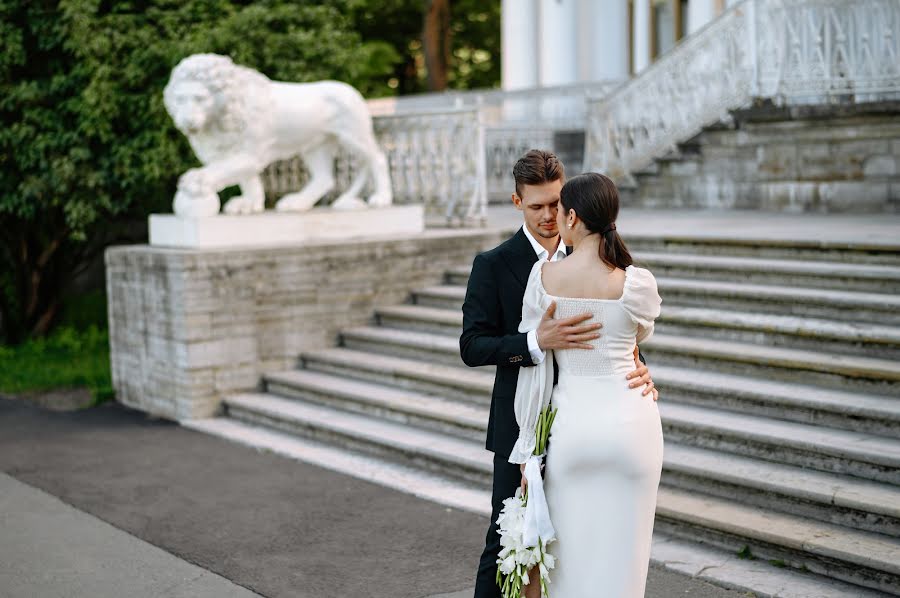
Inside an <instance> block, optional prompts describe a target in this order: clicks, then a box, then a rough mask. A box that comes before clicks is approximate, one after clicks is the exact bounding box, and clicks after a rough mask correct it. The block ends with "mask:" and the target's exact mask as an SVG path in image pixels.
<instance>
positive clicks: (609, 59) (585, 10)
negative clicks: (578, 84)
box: [578, 0, 628, 81]
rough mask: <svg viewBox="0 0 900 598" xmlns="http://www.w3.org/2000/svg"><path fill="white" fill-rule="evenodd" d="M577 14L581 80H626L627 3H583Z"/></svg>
mask: <svg viewBox="0 0 900 598" xmlns="http://www.w3.org/2000/svg"><path fill="white" fill-rule="evenodd" d="M578 13H579V14H578V25H579V31H578V33H579V38H580V40H579V42H580V43H579V55H578V59H579V75H580V78H581V79H582V80H585V81H600V80H604V79H626V78H628V3H627V2H623V1H622V0H582V2H581V4H580V6H579V11H578Z"/></svg>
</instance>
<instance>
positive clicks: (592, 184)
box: [559, 172, 634, 270]
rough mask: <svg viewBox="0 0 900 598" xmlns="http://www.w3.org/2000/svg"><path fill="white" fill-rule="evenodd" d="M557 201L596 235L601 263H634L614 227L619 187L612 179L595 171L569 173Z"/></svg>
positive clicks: (623, 264)
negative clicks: (617, 187)
mask: <svg viewBox="0 0 900 598" xmlns="http://www.w3.org/2000/svg"><path fill="white" fill-rule="evenodd" d="M559 203H560V204H561V205H562V208H563V210H564V211H565V213H566V214H568V213H569V210H575V214H577V215H578V217H579V218H580V219H581V221H582V222H584V225H585V226H586V227H587V229H588V230H589V231H591V233H596V234H599V235H600V259H601V260H603V262H604V263H605V264H607V265H608V266H611V267H613V268H621V269H622V270H624V269H625V268H626V267H628V266H630V265H631V264H633V263H634V260H632V259H631V253H629V251H628V247H626V246H625V241H623V240H622V237H620V236H619V233H617V232H616V229H615V224H616V218H618V216H619V190H618V189H616V185H615V183H613V182H612V179H610V178H609V177H608V176H604V175H602V174H600V173H597V172H586V173H584V174H579V175H578V176H575V177H572V178H571V179H569V180H568V181H567V182H566V184H565V185H563V188H562V191H560V193H559Z"/></svg>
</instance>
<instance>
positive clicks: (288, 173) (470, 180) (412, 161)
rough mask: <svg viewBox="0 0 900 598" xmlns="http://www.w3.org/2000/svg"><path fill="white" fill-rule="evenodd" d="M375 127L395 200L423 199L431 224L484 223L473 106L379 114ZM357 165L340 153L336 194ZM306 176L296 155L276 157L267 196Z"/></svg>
mask: <svg viewBox="0 0 900 598" xmlns="http://www.w3.org/2000/svg"><path fill="white" fill-rule="evenodd" d="M373 127H374V129H375V137H376V138H377V140H378V145H379V146H380V147H381V150H382V151H383V152H384V153H385V156H386V157H387V159H388V165H389V168H390V173H391V186H392V188H393V191H394V202H395V203H398V204H404V203H423V204H424V205H425V216H426V219H427V220H428V222H429V224H432V225H441V226H469V225H481V224H484V223H485V221H486V217H487V195H486V191H487V190H486V186H485V179H486V177H485V155H484V148H485V141H484V127H483V126H482V125H481V122H480V120H479V115H478V110H477V109H458V110H454V109H451V110H446V111H440V112H436V111H433V112H420V113H412V114H398V115H393V116H378V117H375V118H373ZM355 168H356V165H355V164H354V160H353V159H352V158H349V157H348V156H346V155H343V156H339V157H338V159H337V160H336V161H335V176H336V179H337V191H336V192H335V193H337V192H339V191H340V190H341V189H344V188H346V187H347V186H348V185H349V183H350V180H351V179H352V174H353V172H354V170H355ZM306 179H307V173H306V169H305V167H304V166H303V163H302V161H301V160H300V159H299V158H295V159H292V160H285V161H282V162H276V163H274V164H272V165H270V166H269V167H268V168H267V169H266V171H265V172H264V173H263V183H264V186H265V189H266V192H267V193H268V194H269V195H281V194H283V193H288V192H291V191H296V190H298V189H300V188H301V187H302V186H303V184H304V182H305V181H306Z"/></svg>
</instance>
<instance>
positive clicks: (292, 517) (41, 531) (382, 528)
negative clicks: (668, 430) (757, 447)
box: [0, 399, 741, 598]
mask: <svg viewBox="0 0 900 598" xmlns="http://www.w3.org/2000/svg"><path fill="white" fill-rule="evenodd" d="M0 472H6V473H7V474H8V475H9V476H11V477H7V476H2V477H0V501H2V502H0V507H2V511H0V512H2V513H3V516H2V517H0V588H3V589H4V590H5V589H7V588H13V593H11V594H8V595H9V597H10V598H25V596H28V597H29V598H31V597H32V596H42V597H44V596H47V597H49V598H53V597H55V596H65V597H66V598H87V597H88V596H90V597H91V598H95V597H98V596H101V597H103V596H110V597H112V596H129V597H132V596H137V597H141V596H145V595H146V596H150V595H153V596H178V597H180V596H185V597H186V596H189V595H190V596H197V597H204V596H205V594H203V593H202V592H201V591H200V590H198V591H196V592H190V593H179V592H183V591H186V589H187V588H192V587H197V588H203V591H206V589H208V588H213V589H215V588H220V591H219V593H218V594H216V595H218V596H222V597H230V596H235V597H241V598H243V597H244V596H247V597H250V596H253V595H254V594H253V592H255V593H256V594H258V595H262V596H267V597H282V596H283V597H292V598H294V597H299V598H304V597H307V596H309V597H316V598H337V597H342V596H360V597H364V596H372V597H379V598H380V597H384V598H404V597H408V598H437V597H443V598H469V597H470V596H471V587H472V578H473V576H474V571H475V567H476V564H477V561H478V557H479V555H480V552H481V548H482V542H483V537H484V532H485V529H486V527H487V520H486V519H485V518H484V517H480V516H478V515H473V514H470V513H465V512H460V511H457V510H454V509H449V508H445V507H443V506H440V505H437V504H434V503H431V502H428V501H425V500H422V499H419V498H416V497H414V496H412V495H409V494H405V493H402V492H398V491H395V490H391V489H388V488H384V487H382V486H378V485H375V484H372V483H369V482H365V481H362V480H359V479H356V478H353V477H349V476H346V475H342V474H338V473H335V472H332V471H328V470H325V469H321V468H319V467H315V466H312V465H309V464H306V463H300V462H296V461H292V460H288V459H285V458H282V457H279V456H276V455H273V454H269V453H260V452H257V451H255V450H253V449H249V448H247V447H244V446H240V445H236V444H231V443H228V442H225V441H222V440H219V439H217V438H214V437H210V436H206V435H204V434H201V433H198V432H194V431H191V430H187V429H185V428H182V427H179V426H177V425H175V424H172V423H169V422H162V421H158V420H151V419H148V418H146V417H144V416H143V415H142V414H140V413H137V412H134V411H130V410H127V409H124V408H122V407H120V406H118V405H115V404H113V405H106V406H102V407H98V408H94V409H90V410H86V411H80V412H72V413H55V412H48V411H43V410H40V409H38V408H36V407H33V406H31V405H26V404H23V403H21V402H17V401H11V400H4V399H0ZM11 478H15V480H13V479H11ZM48 494H49V495H52V496H48ZM52 497H58V499H59V500H61V501H62V503H66V504H61V503H60V502H59V501H57V500H56V499H54V498H52ZM69 505H70V506H69ZM73 542H74V543H75V544H74V546H75V547H76V548H72V549H70V548H69V547H71V546H73V544H72V543H73ZM23 547H26V548H23ZM154 547H156V548H154ZM160 549H161V550H160ZM20 553H24V554H22V556H20V557H16V558H7V555H15V554H20ZM135 572H140V574H136V573H135ZM10 580H11V581H10ZM167 580H168V581H171V583H172V584H173V585H172V586H171V588H169V589H168V590H167V591H168V593H165V592H160V593H155V594H151V593H141V592H148V591H150V590H148V589H147V588H155V589H159V588H162V587H163V586H164V584H165V583H168V581H167ZM182 580H187V581H182ZM38 584H44V585H38ZM54 584H55V585H54ZM154 584H156V585H154ZM186 584H187V585H186ZM190 584H193V585H190ZM45 590H46V591H45ZM229 592H230V593H229ZM0 593H2V592H0ZM209 595H212V594H209ZM740 595H741V594H740V593H739V592H732V591H728V590H724V589H721V588H718V587H716V586H713V585H710V584H708V583H706V582H702V581H699V580H695V579H691V578H688V577H685V576H682V575H679V574H677V573H673V572H670V571H665V570H662V569H658V568H656V567H651V570H650V575H649V579H648V589H647V594H646V596H647V597H648V598H670V597H672V596H686V597H689V598H725V597H729V596H740ZM3 596H4V598H7V594H3Z"/></svg>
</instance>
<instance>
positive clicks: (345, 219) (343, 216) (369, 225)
mask: <svg viewBox="0 0 900 598" xmlns="http://www.w3.org/2000/svg"><path fill="white" fill-rule="evenodd" d="M424 229H425V212H424V208H423V206H422V205H409V206H390V207H387V208H375V209H365V210H351V211H340V210H334V209H331V208H316V209H313V210H310V211H309V212H275V211H271V210H270V211H266V212H263V213H261V214H249V215H241V216H230V215H226V214H219V215H217V216H213V217H211V218H197V219H189V218H181V217H179V216H175V215H174V214H152V215H151V216H150V245H153V246H157V247H184V248H194V249H201V248H211V247H230V248H234V247H254V246H256V247H258V246H261V245H267V246H272V245H296V244H298V243H306V242H313V241H327V240H350V239H358V238H363V237H372V236H388V237H401V236H404V235H416V234H419V233H421V232H422V231H423V230H424Z"/></svg>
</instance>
